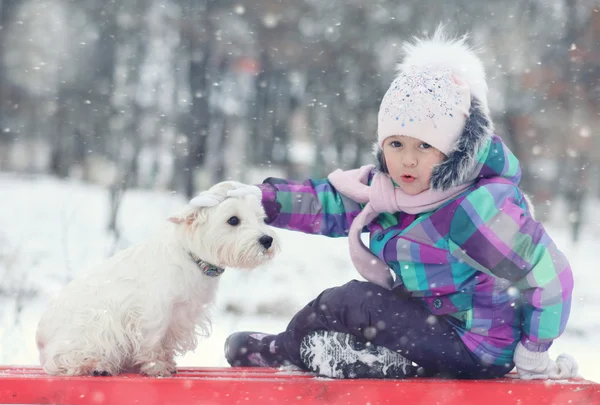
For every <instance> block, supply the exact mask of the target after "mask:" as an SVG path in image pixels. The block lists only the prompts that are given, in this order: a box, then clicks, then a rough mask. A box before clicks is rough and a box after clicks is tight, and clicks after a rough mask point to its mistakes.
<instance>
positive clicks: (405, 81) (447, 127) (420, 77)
mask: <svg viewBox="0 0 600 405" xmlns="http://www.w3.org/2000/svg"><path fill="white" fill-rule="evenodd" d="M470 107H471V92H470V90H469V87H468V86H467V85H466V83H464V82H461V81H460V80H459V79H457V78H456V77H454V76H453V74H452V72H451V71H450V70H448V69H446V70H436V69H423V68H420V67H417V66H411V67H410V68H408V69H406V70H405V71H402V72H400V74H399V75H398V76H397V77H396V79H395V80H394V81H393V82H392V85H391V86H390V88H389V89H388V91H387V92H386V93H385V96H384V97H383V100H382V101H381V106H380V108H379V117H378V127H377V135H378V143H379V146H380V147H383V141H384V140H385V139H386V138H388V137H390V136H393V135H405V136H410V137H413V138H417V139H420V140H421V141H423V142H426V143H428V144H430V145H431V146H433V147H435V148H437V149H439V150H440V151H441V152H442V153H444V154H446V155H447V154H448V153H450V151H451V149H452V146H453V145H454V142H455V141H456V140H457V139H458V137H459V136H460V134H461V133H462V131H463V128H464V126H465V122H466V120H467V117H468V115H469V108H470Z"/></svg>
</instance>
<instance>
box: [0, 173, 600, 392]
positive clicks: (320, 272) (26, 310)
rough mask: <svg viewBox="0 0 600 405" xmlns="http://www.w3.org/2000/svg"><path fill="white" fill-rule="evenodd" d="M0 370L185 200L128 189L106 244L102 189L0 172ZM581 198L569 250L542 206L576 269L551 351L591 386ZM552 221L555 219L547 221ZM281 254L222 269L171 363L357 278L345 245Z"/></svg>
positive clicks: (595, 307) (586, 234) (285, 246)
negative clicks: (207, 315) (52, 307)
mask: <svg viewBox="0 0 600 405" xmlns="http://www.w3.org/2000/svg"><path fill="white" fill-rule="evenodd" d="M0 190H2V200H1V202H0V224H1V226H0V274H2V284H1V286H2V287H1V288H2V290H3V291H2V294H0V364H38V363H37V361H38V360H37V350H36V347H35V339H34V336H35V329H36V326H37V322H38V319H39V317H40V315H41V313H42V311H43V310H44V307H45V306H46V305H47V304H48V300H49V299H51V298H52V296H53V295H54V294H56V293H57V292H58V291H59V290H60V289H61V287H62V286H63V285H64V283H65V282H66V280H65V275H68V276H69V277H72V276H76V275H77V274H79V273H81V272H85V271H86V268H87V267H88V266H89V265H91V264H93V263H94V262H96V261H99V260H102V258H103V257H105V255H107V254H109V253H110V252H111V251H112V250H113V249H115V248H117V249H119V248H122V247H124V246H126V245H129V244H131V243H136V242H141V241H144V240H145V239H146V237H147V235H148V234H149V232H152V231H153V230H154V229H156V228H157V227H158V225H159V224H160V223H161V221H164V220H165V218H166V217H167V216H168V215H169V214H170V213H172V212H175V211H177V209H178V208H179V207H180V206H181V205H182V204H184V203H185V201H186V199H184V198H182V197H181V196H180V195H177V194H173V193H158V192H149V191H141V190H130V191H129V192H128V193H127V194H126V196H125V199H124V202H123V206H122V209H121V212H120V216H119V218H118V221H119V223H120V224H121V227H122V229H123V234H122V237H121V239H122V241H121V243H120V244H119V245H118V246H115V244H114V240H113V237H112V236H111V234H110V233H108V232H106V221H107V215H108V208H107V203H106V201H108V193H107V191H106V190H105V189H103V188H101V187H98V186H90V185H86V184H82V183H81V182H79V181H59V180H55V179H52V178H49V177H46V176H19V175H10V174H1V175H0ZM597 204H598V201H589V204H587V205H586V209H589V210H588V211H587V212H588V213H589V216H588V218H589V219H588V220H587V221H586V223H585V226H584V228H583V232H582V238H581V240H580V242H579V243H578V244H577V245H574V244H573V243H571V242H570V241H569V237H567V227H566V224H565V222H564V221H562V220H561V219H560V218H562V217H564V212H562V211H563V210H564V204H562V203H561V202H560V201H556V202H555V203H553V204H552V207H551V210H550V211H551V219H550V220H549V221H548V222H547V229H548V231H549V232H550V235H551V236H552V237H553V238H554V240H555V241H556V243H557V244H558V246H560V247H561V248H562V249H563V251H564V252H565V253H566V254H567V256H568V258H569V260H570V262H571V264H572V266H573V269H574V273H575V283H576V284H575V291H574V301H573V308H572V312H571V318H570V322H569V325H568V327H567V330H566V332H565V333H564V335H563V336H562V337H561V338H560V339H558V340H557V341H556V342H555V344H554V345H553V346H552V348H551V349H550V353H551V355H552V356H557V355H558V354H560V353H562V352H568V353H571V354H572V355H574V356H575V357H576V358H577V360H578V361H579V364H580V368H581V374H582V375H583V376H584V377H585V378H587V379H590V380H594V381H597V382H600V366H598V364H600V351H598V335H599V334H600V317H599V316H598V314H599V313H600V296H599V295H598V293H597V286H598V284H599V283H600V272H599V271H598V270H597V267H598V246H599V245H600V214H594V212H595V211H594V210H593V208H594V207H595V206H597ZM552 218H555V219H554V220H553V219H552ZM277 232H278V235H279V236H280V237H281V241H282V253H281V254H280V255H279V256H278V257H277V258H276V259H274V261H273V262H272V263H270V264H269V265H268V266H265V267H262V268H258V269H255V270H254V271H252V272H247V271H239V270H233V269H231V270H228V271H226V272H225V273H224V275H223V276H222V277H223V278H222V280H221V286H220V291H219V294H218V298H217V303H216V305H215V310H214V317H213V320H214V325H213V333H212V335H211V336H210V337H209V338H208V339H205V340H202V341H201V342H200V344H199V346H198V348H197V349H196V351H195V352H193V353H188V354H187V355H185V356H184V357H182V358H180V359H178V364H179V365H188V366H226V365H227V363H226V362H225V359H224V356H223V343H224V341H225V339H226V337H227V336H228V335H229V334H230V333H233V332H235V331H239V330H256V331H263V332H273V333H275V332H279V331H282V330H283V328H285V326H286V324H287V321H288V320H289V319H290V317H291V316H292V315H293V313H294V312H295V311H296V310H298V309H300V308H301V307H302V306H303V305H304V304H306V303H307V302H308V301H309V300H311V299H312V298H314V297H315V296H316V295H317V294H318V293H319V292H320V291H322V290H323V289H325V288H328V287H332V286H336V285H340V284H342V283H345V282H347V281H348V280H350V279H352V278H357V277H358V275H357V274H356V273H355V272H354V270H353V268H352V264H351V262H350V260H349V256H348V251H347V241H346V240H345V239H329V238H325V237H320V236H311V235H304V234H300V233H294V232H289V231H282V230H277Z"/></svg>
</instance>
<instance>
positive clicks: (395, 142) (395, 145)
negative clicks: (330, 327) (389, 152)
mask: <svg viewBox="0 0 600 405" xmlns="http://www.w3.org/2000/svg"><path fill="white" fill-rule="evenodd" d="M390 146H391V147H392V148H399V147H401V146H402V143H401V142H399V141H392V142H390Z"/></svg>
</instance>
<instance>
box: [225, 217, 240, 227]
mask: <svg viewBox="0 0 600 405" xmlns="http://www.w3.org/2000/svg"><path fill="white" fill-rule="evenodd" d="M227 223H228V224H229V225H231V226H237V225H239V224H240V219H239V218H238V217H231V218H229V219H228V220H227Z"/></svg>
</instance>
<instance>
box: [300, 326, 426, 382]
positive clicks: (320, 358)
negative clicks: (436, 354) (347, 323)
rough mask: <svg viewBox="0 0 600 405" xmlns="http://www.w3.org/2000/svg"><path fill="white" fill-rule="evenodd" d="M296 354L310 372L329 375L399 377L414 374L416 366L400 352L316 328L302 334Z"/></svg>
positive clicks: (350, 336)
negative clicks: (298, 354)
mask: <svg viewBox="0 0 600 405" xmlns="http://www.w3.org/2000/svg"><path fill="white" fill-rule="evenodd" d="M300 357H301V359H302V362H303V363H304V365H305V366H306V367H307V368H308V369H309V370H310V371H312V372H314V373H316V374H318V375H321V376H325V377H330V378H390V379H400V378H405V377H412V376H415V375H416V374H417V367H415V366H413V365H412V362H411V361H410V360H408V359H406V358H404V357H402V356H401V355H400V354H398V353H396V352H394V351H392V350H389V349H387V348H385V347H380V346H375V345H372V344H370V343H363V342H361V341H359V340H358V339H357V338H356V337H355V336H353V335H349V334H346V333H340V332H328V331H316V332H313V333H311V334H309V335H307V336H305V337H304V338H303V339H302V342H301V345H300Z"/></svg>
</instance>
